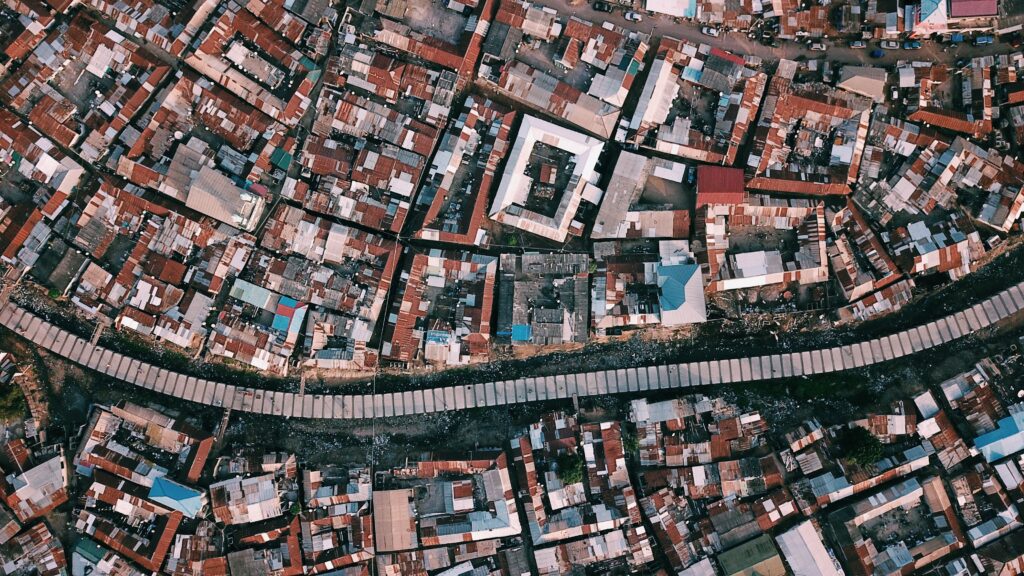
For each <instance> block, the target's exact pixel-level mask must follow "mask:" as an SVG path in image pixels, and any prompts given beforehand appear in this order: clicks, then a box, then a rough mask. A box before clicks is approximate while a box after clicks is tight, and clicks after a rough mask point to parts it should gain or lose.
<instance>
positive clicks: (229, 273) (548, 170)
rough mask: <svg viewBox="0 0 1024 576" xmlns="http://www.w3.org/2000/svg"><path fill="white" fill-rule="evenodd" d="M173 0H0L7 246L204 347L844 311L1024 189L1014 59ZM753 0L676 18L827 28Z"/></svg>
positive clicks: (945, 271) (413, 13)
mask: <svg viewBox="0 0 1024 576" xmlns="http://www.w3.org/2000/svg"><path fill="white" fill-rule="evenodd" d="M179 4H180V3H175V2H170V3H168V2H153V1H151V0H136V1H135V2H134V3H129V4H125V3H123V2H121V3H109V2H105V1H99V0H97V1H94V2H88V3H85V4H84V5H76V6H73V7H72V6H69V5H68V4H67V3H60V4H59V5H58V4H53V3H50V2H45V1H38V2H17V3H8V5H7V6H6V7H4V8H2V10H3V11H4V12H3V13H4V14H6V15H8V16H10V21H9V22H8V23H7V24H5V26H9V27H11V30H9V31H8V32H10V33H9V34H7V35H5V36H3V38H5V39H6V40H7V41H8V43H7V45H6V46H4V47H3V48H4V50H5V52H4V53H5V56H6V58H7V60H6V62H5V65H4V70H3V72H4V74H3V76H2V78H0V99H2V102H3V106H2V109H0V163H2V167H3V175H2V177H0V250H2V252H0V261H2V262H3V263H4V264H5V265H7V266H9V267H12V268H14V269H16V270H17V271H19V272H22V273H25V275H24V276H23V277H25V278H30V279H32V280H33V281H35V282H37V283H39V284H41V285H43V286H44V287H45V288H47V289H48V291H49V292H50V294H51V295H52V296H53V297H55V298H58V299H61V300H62V301H64V302H65V303H66V304H67V305H68V306H70V307H71V308H72V309H74V310H76V311H77V312H78V313H80V314H81V315H82V316H84V317H85V318H86V319H87V320H89V321H96V322H98V323H100V324H103V325H106V326H113V327H114V328H115V329H118V330H122V331H125V332H127V333H133V334H137V335H139V336H141V337H143V338H145V339H149V340H150V341H153V342H159V343H161V345H165V346H168V347H171V348H173V349H176V350H178V351H180V352H183V353H186V354H188V355H189V356H193V357H204V358H205V359H206V360H212V361H220V360H223V361H228V362H232V363H236V364H238V365H240V366H243V367H249V368H253V369H256V370H259V371H264V372H268V373H274V374H288V373H289V372H290V371H294V370H296V369H301V370H307V369H313V370H322V371H332V373H337V372H342V373H359V372H361V371H372V370H375V369H377V368H378V367H380V366H395V367H400V368H416V367H422V366H435V367H438V366H440V367H443V366H452V365H461V364H467V363H472V362H481V361H486V360H488V359H490V358H493V356H494V352H495V350H496V347H506V346H512V347H516V346H527V345H529V346H541V347H543V346H557V345H580V344H583V343H586V342H587V341H588V340H589V339H590V338H591V337H594V336H605V335H614V334H619V333H621V332H623V331H626V330H633V329H638V328H644V327H651V326H660V327H666V328H675V327H679V326H685V325H689V324H697V323H701V322H704V321H705V320H706V319H707V318H708V316H709V307H710V306H714V305H715V304H713V303H711V302H706V298H712V297H714V295H716V294H719V293H729V294H737V295H741V298H739V300H743V301H751V302H758V301H759V298H763V299H764V301H765V302H767V301H771V302H776V301H778V299H779V298H782V297H785V298H793V297H798V298H799V297H801V296H800V295H801V294H803V293H805V292H806V290H807V289H808V287H811V288H814V287H817V288H822V287H828V289H829V291H830V293H834V294H838V295H840V300H841V302H840V304H839V305H838V306H837V307H838V308H841V309H840V311H839V318H840V319H843V320H863V319H867V318H871V317H874V316H877V315H880V314H884V313H887V312H891V311H893V310H896V309H898V308H899V307H900V306H902V305H903V304H905V303H906V302H907V301H909V300H910V298H911V296H912V290H913V289H914V286H915V279H916V278H918V277H920V276H922V275H929V274H942V275H948V276H949V277H950V278H952V279H957V278H960V277H962V276H964V275H966V274H968V273H970V272H971V271H972V270H973V269H975V268H976V267H977V266H978V265H979V263H980V262H982V261H983V259H984V257H985V254H986V252H987V251H988V250H990V249H991V248H992V247H993V246H994V244H995V243H996V242H997V241H998V240H999V238H1000V237H1002V236H1005V235H1007V234H1009V233H1012V232H1013V231H1014V230H1015V226H1016V224H1017V221H1018V220H1019V218H1020V216H1021V213H1022V211H1024V193H1022V186H1024V164H1022V163H1021V162H1020V161H1018V160H1017V159H1016V158H1015V157H1014V155H1015V154H1016V153H1017V152H1018V150H1017V147H1018V146H1019V142H1020V135H1021V134H1022V133H1024V104H1022V103H1024V96H1022V95H1024V88H1022V87H1021V86H1022V82H1024V81H1022V80H1019V79H1018V75H1019V74H1020V73H1021V72H1022V71H1024V55H1022V54H1021V53H1019V52H1018V53H1013V54H1007V55H1001V56H997V57H979V58H974V59H970V60H964V61H960V62H958V63H957V65H956V66H947V65H945V64H937V63H923V62H915V61H911V60H907V61H904V62H901V63H899V64H898V65H897V66H896V67H894V68H893V67H891V68H888V69H887V68H874V67H863V66H843V67H839V68H838V69H837V67H835V66H832V65H830V63H829V62H827V61H810V62H807V61H803V62H796V61H788V60H783V61H781V62H778V63H777V65H776V64H774V63H772V64H771V65H765V64H764V63H763V62H761V60H760V59H759V58H756V57H751V56H745V55H743V54H735V53H731V52H728V51H726V50H723V49H720V48H715V47H711V46H710V45H708V44H701V43H695V42H690V41H685V40H678V39H674V38H671V37H663V38H660V39H659V38H653V37H651V36H650V35H648V34H644V33H642V32H637V31H632V30H627V29H624V28H622V27H620V26H617V25H615V24H612V23H608V22H603V23H602V22H590V21H587V20H584V19H583V18H581V17H579V16H576V15H570V14H560V13H558V12H557V11H555V10H553V9H551V8H547V7H543V6H540V5H536V4H532V3H530V2H526V1H524V0H485V1H483V2H468V3H467V2H455V1H452V2H449V3H448V4H443V3H435V2H429V1H426V0H386V1H385V0H380V1H377V2H363V3H350V4H351V5H347V6H342V5H331V4H329V3H326V2H307V3H299V4H293V3H275V2H266V1H260V2H256V3H252V2H249V3H238V2H234V1H230V0H228V1H223V2H220V1H217V0H202V1H199V2H195V3H193V4H187V3H185V4H180V5H179ZM684 4H686V3H684ZM754 4H755V5H747V4H746V3H741V6H738V7H732V6H731V5H722V4H720V3H716V2H694V3H692V5H691V4H686V6H687V8H685V11H688V13H687V14H686V15H685V16H687V17H695V18H697V19H698V20H702V21H707V22H712V23H716V24H720V25H725V26H734V27H739V28H742V27H743V26H742V25H741V23H742V22H749V21H750V20H751V19H750V18H745V16H744V15H747V16H749V15H758V16H757V19H758V20H766V21H767V20H772V21H778V22H780V26H782V28H783V29H784V30H788V29H789V28H792V27H798V28H799V29H801V30H805V29H806V30H815V29H818V28H822V30H826V31H827V32H828V33H832V32H834V30H833V28H832V27H833V26H835V25H836V24H835V21H834V20H835V19H832V18H829V17H824V16H822V18H824V21H823V23H821V24H820V26H819V25H818V24H815V23H814V22H816V21H817V20H816V18H818V17H819V16H821V14H825V12H826V11H824V10H823V9H822V10H821V11H819V10H818V8H821V7H818V6H814V7H812V8H810V9H803V7H801V9H799V10H795V9H794V10H793V11H792V12H791V7H787V6H786V3H785V2H782V3H781V4H780V3H778V2H776V3H773V4H771V5H769V4H763V5H762V4H760V3H754ZM883 4H884V3H877V6H876V5H875V4H874V3H872V4H871V9H870V10H868V11H867V12H858V13H857V14H856V15H857V17H858V18H860V19H862V20H864V21H865V22H868V21H870V22H873V23H875V24H878V23H879V22H883V21H884V23H885V24H886V25H888V21H889V15H890V12H891V11H890V10H889V8H887V7H886V6H883ZM933 4H934V3H933ZM938 4H940V5H945V4H944V3H938ZM960 4H962V3H958V2H955V1H954V2H951V3H950V5H952V6H960ZM973 4H978V5H979V6H980V5H981V4H987V3H985V2H974V3H973ZM929 6H931V4H929ZM648 8H650V9H652V10H655V8H652V7H648ZM905 8H906V11H905V13H904V12H899V11H897V12H899V13H898V14H897V16H898V18H897V19H896V22H897V24H898V26H897V30H898V32H899V33H906V32H908V31H909V30H910V29H911V28H912V26H911V24H914V25H917V26H921V27H924V26H925V25H926V24H928V23H934V22H935V21H936V20H935V18H937V17H933V15H928V14H925V13H924V11H925V10H924V8H922V7H920V6H918V7H917V8H914V9H913V10H912V8H913V6H911V5H908V6H906V7H905ZM975 8H977V9H979V10H980V9H981V8H980V7H975ZM723 10H724V11H725V12H724V13H723V12H722V11H723ZM915 10H916V11H915ZM936 10H937V9H936ZM957 10H959V8H957ZM957 10H954V11H953V12H957ZM689 11H692V14H691V13H689ZM819 12H821V14H819ZM723 14H727V15H728V18H726V17H725V16H723ZM844 14H845V13H844ZM946 16H948V17H949V18H947V20H950V19H955V18H954V15H953V14H946ZM727 20H728V21H727ZM805 20H806V22H805ZM877 29H878V30H883V29H884V30H888V29H887V28H885V27H884V26H883V27H878V28H877ZM922 29H923V28H922ZM929 29H930V28H929ZM627 98H634V99H636V102H637V104H636V105H635V106H634V105H630V106H626V101H627ZM624 107H625V108H624ZM624 109H626V110H628V111H629V114H624V113H623V110H624ZM747 292H752V293H754V295H753V296H752V297H751V298H745V297H743V296H742V295H743V294H745V293H747ZM816 294H817V296H816ZM805 296H806V294H805ZM819 296H820V294H819V293H815V292H812V293H811V295H810V298H811V299H816V298H817V299H819V300H820V298H819Z"/></svg>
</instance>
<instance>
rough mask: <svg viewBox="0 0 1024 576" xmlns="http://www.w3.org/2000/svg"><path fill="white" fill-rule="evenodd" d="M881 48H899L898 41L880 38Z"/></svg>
mask: <svg viewBox="0 0 1024 576" xmlns="http://www.w3.org/2000/svg"><path fill="white" fill-rule="evenodd" d="M882 48H885V49H886V50H899V49H900V43H899V42H897V41H895V40H882Z"/></svg>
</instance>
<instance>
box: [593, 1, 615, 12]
mask: <svg viewBox="0 0 1024 576" xmlns="http://www.w3.org/2000/svg"><path fill="white" fill-rule="evenodd" d="M594 10H597V11H598V12H611V11H612V5H611V4H609V3H607V2H601V0H598V1H597V2H594Z"/></svg>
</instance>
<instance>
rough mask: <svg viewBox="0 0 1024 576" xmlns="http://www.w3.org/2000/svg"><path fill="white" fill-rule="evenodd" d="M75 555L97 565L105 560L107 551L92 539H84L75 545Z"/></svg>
mask: <svg viewBox="0 0 1024 576" xmlns="http://www.w3.org/2000/svg"><path fill="white" fill-rule="evenodd" d="M75 553H76V554H78V555H79V556H81V557H83V558H85V559H86V560H88V561H90V562H92V563H93V564H96V563H97V562H99V561H100V560H102V559H103V556H105V555H106V554H107V551H106V550H104V549H103V547H102V546H100V545H99V544H97V543H96V541H95V540H93V539H92V538H82V539H81V540H79V541H78V544H75Z"/></svg>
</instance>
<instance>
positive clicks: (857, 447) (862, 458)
mask: <svg viewBox="0 0 1024 576" xmlns="http://www.w3.org/2000/svg"><path fill="white" fill-rule="evenodd" d="M836 444H837V445H838V446H839V449H840V450H842V452H843V455H844V456H846V458H849V459H850V460H851V461H853V462H854V463H855V464H857V465H858V466H872V465H874V464H875V463H876V462H878V461H879V460H881V459H882V442H881V441H880V440H879V439H878V438H875V437H874V436H872V435H871V432H868V431H867V429H865V428H861V427H860V426H854V427H852V428H841V429H840V430H839V432H837V433H836Z"/></svg>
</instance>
